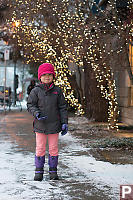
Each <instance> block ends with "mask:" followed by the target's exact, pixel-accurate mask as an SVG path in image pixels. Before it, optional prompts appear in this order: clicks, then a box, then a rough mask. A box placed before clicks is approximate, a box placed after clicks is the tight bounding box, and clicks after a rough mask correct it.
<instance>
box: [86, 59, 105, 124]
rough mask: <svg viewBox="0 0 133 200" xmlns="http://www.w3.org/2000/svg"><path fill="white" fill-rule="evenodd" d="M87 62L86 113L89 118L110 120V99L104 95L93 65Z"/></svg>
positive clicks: (103, 120)
mask: <svg viewBox="0 0 133 200" xmlns="http://www.w3.org/2000/svg"><path fill="white" fill-rule="evenodd" d="M84 64H85V66H86V67H85V104H86V110H85V112H86V115H87V117H88V118H89V119H93V120H95V121H98V122H107V120H108V101H107V100H106V99H104V98H103V97H102V94H101V92H100V88H98V87H97V80H96V78H95V73H94V71H93V69H92V68H91V66H89V65H87V63H84Z"/></svg>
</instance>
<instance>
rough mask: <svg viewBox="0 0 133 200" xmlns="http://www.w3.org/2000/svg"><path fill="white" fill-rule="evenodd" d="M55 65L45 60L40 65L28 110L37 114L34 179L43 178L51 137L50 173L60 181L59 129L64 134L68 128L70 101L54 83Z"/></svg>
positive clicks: (29, 99)
mask: <svg viewBox="0 0 133 200" xmlns="http://www.w3.org/2000/svg"><path fill="white" fill-rule="evenodd" d="M54 78H55V71H54V66H53V65H52V64H50V63H43V64H42V65H40V66H39V68H38V80H39V81H40V83H39V84H38V85H37V86H35V88H34V89H32V91H31V93H30V95H29V97H28V101H27V109H28V111H29V112H30V113H31V114H32V115H33V116H34V117H35V119H34V122H33V128H34V132H35V133H36V155H35V166H36V169H35V177H34V180H35V181H42V180H43V172H44V171H43V167H44V163H45V147H46V141H47V137H48V144H49V158H48V164H49V175H50V179H53V180H58V175H57V165H58V137H59V132H60V131H62V132H61V134H62V135H65V134H66V133H67V131H68V116H67V104H66V101H65V98H64V96H63V93H62V90H61V89H60V88H59V87H57V86H55V85H54V83H53V79H54Z"/></svg>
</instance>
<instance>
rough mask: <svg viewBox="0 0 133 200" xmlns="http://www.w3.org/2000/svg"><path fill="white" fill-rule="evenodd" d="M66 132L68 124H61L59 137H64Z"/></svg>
mask: <svg viewBox="0 0 133 200" xmlns="http://www.w3.org/2000/svg"><path fill="white" fill-rule="evenodd" d="M67 131H68V124H62V132H61V135H66V134H67Z"/></svg>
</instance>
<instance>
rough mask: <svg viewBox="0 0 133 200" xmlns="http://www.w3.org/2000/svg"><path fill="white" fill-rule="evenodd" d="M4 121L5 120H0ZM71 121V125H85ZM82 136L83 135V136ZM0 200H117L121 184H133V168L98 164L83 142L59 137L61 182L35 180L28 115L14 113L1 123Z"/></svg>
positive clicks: (32, 142) (101, 162)
mask: <svg viewBox="0 0 133 200" xmlns="http://www.w3.org/2000/svg"><path fill="white" fill-rule="evenodd" d="M0 119H1V118H0ZM80 120H81V121H79V120H78V121H77V122H76V121H75V120H73V118H72V117H70V118H69V124H70V125H71V126H73V125H74V124H75V123H77V125H78V124H79V123H81V124H82V120H84V118H83V119H82V118H80ZM81 134H82V133H81ZM0 148H1V154H0V158H1V165H0V184H1V187H0V200H8V199H9V200H18V199H19V200H34V199H36V200H37V199H38V200H39V199H42V200H78V199H80V200H88V199H89V200H112V199H113V200H117V199H119V186H120V184H133V181H132V180H133V173H132V171H133V165H120V164H111V163H109V162H103V161H97V160H96V159H95V158H94V157H93V156H92V155H90V152H89V148H86V147H85V146H84V141H83V139H81V138H79V137H75V136H72V135H71V131H70V132H69V133H68V134H67V135H66V136H61V135H60V138H59V149H60V151H59V166H58V174H59V177H60V180H59V181H50V180H49V179H48V164H47V163H48V159H47V155H46V165H45V170H44V171H45V172H44V180H43V181H42V182H35V181H33V177H34V169H35V167H34V149H35V137H34V134H33V133H32V117H31V116H30V115H29V114H28V113H27V112H19V113H18V112H10V113H9V114H7V115H5V116H3V117H2V119H1V120H0Z"/></svg>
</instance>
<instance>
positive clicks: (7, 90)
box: [0, 86, 11, 106]
mask: <svg viewBox="0 0 133 200" xmlns="http://www.w3.org/2000/svg"><path fill="white" fill-rule="evenodd" d="M5 103H6V104H7V106H10V105H11V87H6V88H5ZM0 104H1V105H3V104H4V86H0Z"/></svg>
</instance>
